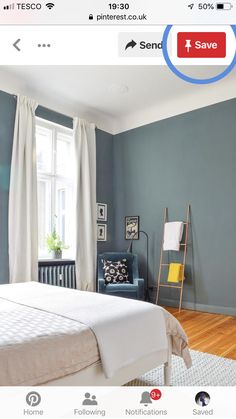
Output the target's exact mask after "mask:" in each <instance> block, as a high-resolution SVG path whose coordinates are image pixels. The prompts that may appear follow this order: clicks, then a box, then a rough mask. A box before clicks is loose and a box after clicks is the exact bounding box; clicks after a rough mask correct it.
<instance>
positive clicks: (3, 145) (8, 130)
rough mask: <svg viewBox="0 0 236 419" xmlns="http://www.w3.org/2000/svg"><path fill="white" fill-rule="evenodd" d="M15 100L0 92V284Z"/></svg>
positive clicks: (4, 277) (5, 263)
mask: <svg viewBox="0 0 236 419" xmlns="http://www.w3.org/2000/svg"><path fill="white" fill-rule="evenodd" d="M15 109H16V100H15V99H14V97H13V96H11V95H8V94H7V93H4V92H0V284H2V283H5V282H8V275H9V269H8V199H9V180H10V167H11V154H12V142H13V131H14V122H15Z"/></svg>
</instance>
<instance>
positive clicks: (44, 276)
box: [38, 260, 76, 289]
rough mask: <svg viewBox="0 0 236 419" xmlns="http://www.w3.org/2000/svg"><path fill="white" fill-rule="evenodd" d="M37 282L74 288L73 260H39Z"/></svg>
mask: <svg viewBox="0 0 236 419" xmlns="http://www.w3.org/2000/svg"><path fill="white" fill-rule="evenodd" d="M38 279H39V282H42V283H43V284H49V285H57V286H59V287H65V288H74V289H75V288H76V279H75V262H73V261H70V262H68V261H66V262H63V261H61V260H60V261H55V262H54V261H50V262H49V261H40V262H39V267H38Z"/></svg>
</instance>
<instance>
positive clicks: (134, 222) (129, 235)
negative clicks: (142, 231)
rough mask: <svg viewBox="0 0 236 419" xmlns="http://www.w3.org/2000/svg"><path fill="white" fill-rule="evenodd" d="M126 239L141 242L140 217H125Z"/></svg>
mask: <svg viewBox="0 0 236 419" xmlns="http://www.w3.org/2000/svg"><path fill="white" fill-rule="evenodd" d="M125 239H126V240H132V239H133V240H139V216H138V215H132V216H127V217H125Z"/></svg>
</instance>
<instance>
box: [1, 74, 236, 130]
mask: <svg viewBox="0 0 236 419" xmlns="http://www.w3.org/2000/svg"><path fill="white" fill-rule="evenodd" d="M183 70H184V71H185V72H188V74H189V73H190V72H191V74H193V72H194V74H195V75H196V76H198V77H209V76H212V75H213V74H216V73H217V72H220V71H222V70H221V69H220V68H217V69H216V68H212V67H211V68H201V67H198V68H196V67H195V69H194V70H193V68H192V69H190V68H186V67H185V68H184V69H183ZM126 87H127V88H128V91H127V92H126V93H122V92H120V91H123V90H127V89H126ZM0 89H2V90H6V91H9V92H10V93H21V94H25V95H28V96H31V97H34V98H35V99H36V100H37V101H38V102H39V103H40V104H42V105H44V106H47V107H50V108H52V109H55V110H57V111H59V112H63V113H65V114H68V115H71V116H75V115H78V116H81V117H85V118H87V119H89V120H91V121H93V122H95V123H96V124H97V126H98V127H100V128H102V129H104V130H106V131H108V132H111V133H117V132H122V131H124V130H127V129H130V128H134V127H136V126H141V125H144V124H146V123H150V122H153V121H156V120H159V119H163V118H167V117H169V116H173V115H176V114H178V113H183V112H187V111H190V110H192V109H196V108H199V107H203V106H207V105H210V104H212V103H216V102H220V101H223V100H226V99H229V98H233V97H236V72H235V71H234V72H233V73H232V74H231V75H229V76H228V77H227V78H226V79H224V80H222V81H220V82H218V83H216V84H212V85H204V86H200V85H192V84H189V83H186V82H184V81H182V80H180V79H179V78H177V77H176V76H175V75H173V74H172V73H171V72H170V70H169V69H168V68H167V67H156V66H76V67H75V66H53V67H47V66H35V67H34V66H11V67H6V66H2V67H1V68H0Z"/></svg>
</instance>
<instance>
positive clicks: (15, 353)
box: [0, 283, 191, 386]
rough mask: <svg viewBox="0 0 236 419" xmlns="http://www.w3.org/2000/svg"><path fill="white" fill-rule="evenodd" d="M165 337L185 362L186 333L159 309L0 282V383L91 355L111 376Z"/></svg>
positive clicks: (23, 380) (39, 377)
mask: <svg viewBox="0 0 236 419" xmlns="http://www.w3.org/2000/svg"><path fill="white" fill-rule="evenodd" d="M168 335H169V336H171V339H172V350H173V353H175V354H177V355H179V356H181V357H182V358H183V359H184V361H185V364H186V366H187V367H189V366H190V365H191V358H190V355H189V351H188V347H187V337H186V335H185V333H184V331H183V329H182V327H181V326H180V324H179V323H178V321H177V320H176V319H175V318H174V317H173V316H171V315H170V314H169V313H168V312H167V311H165V310H164V309H162V308H161V307H158V306H155V305H153V304H150V303H145V302H141V301H135V300H128V299H125V298H119V297H112V296H106V295H101V294H96V293H90V292H84V291H77V290H69V289H64V288H61V287H55V286H49V285H43V284H38V283H24V284H12V285H1V286H0V385H2V386H13V385H14V386H19V385H22V386H23V385H25V386H26V385H42V384H45V383H47V382H49V381H53V380H55V379H58V378H61V377H65V376H66V375H70V374H73V373H77V372H79V371H80V370H82V369H84V368H86V367H88V366H91V365H92V364H94V363H96V362H98V361H99V362H101V364H102V367H103V371H104V375H105V377H107V378H110V377H113V376H114V375H115V374H116V372H118V371H119V370H120V369H121V368H124V367H126V366H127V367H128V366H129V365H132V364H133V363H135V362H137V361H139V360H141V359H143V358H145V357H147V356H149V355H151V354H153V353H156V352H157V351H166V352H167V351H168V343H167V342H168V339H167V336H168ZM121 342H122V345H121Z"/></svg>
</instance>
